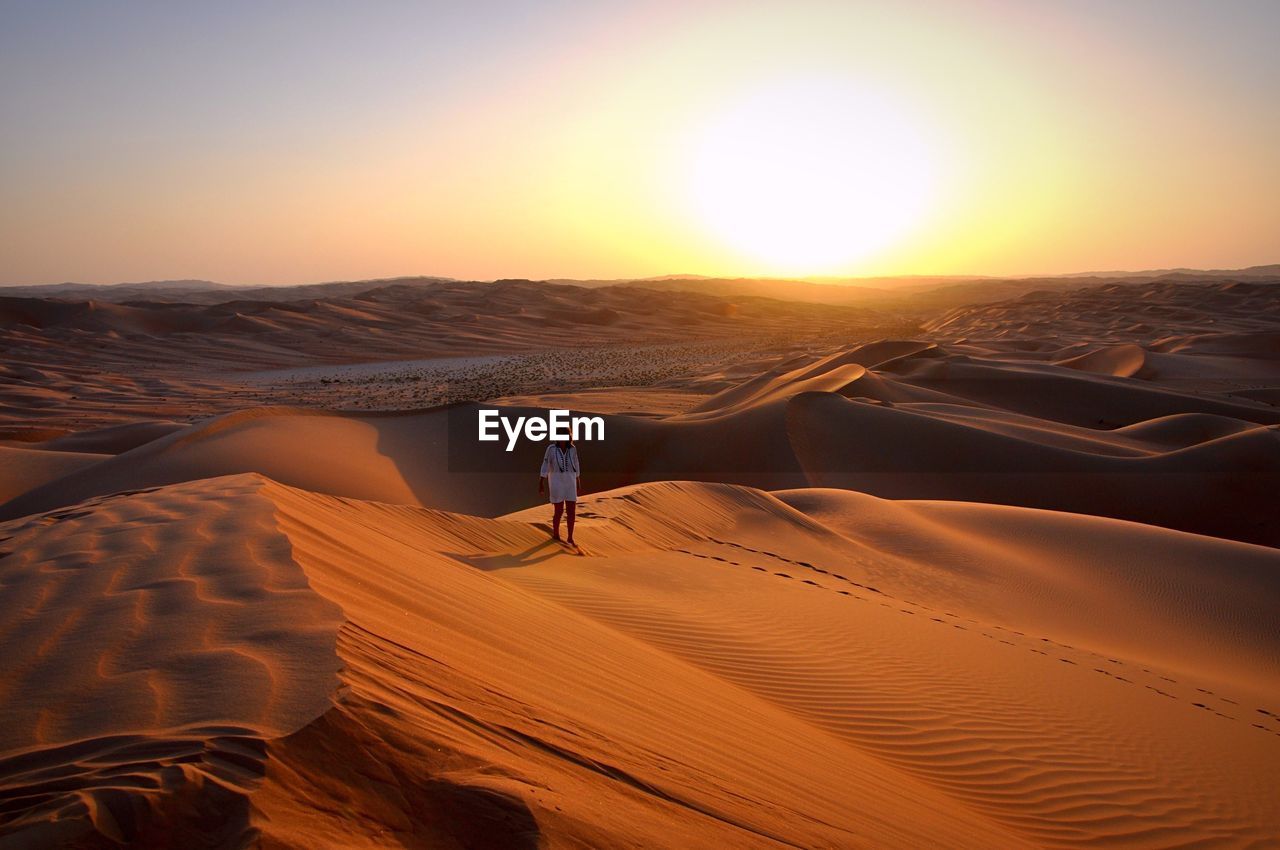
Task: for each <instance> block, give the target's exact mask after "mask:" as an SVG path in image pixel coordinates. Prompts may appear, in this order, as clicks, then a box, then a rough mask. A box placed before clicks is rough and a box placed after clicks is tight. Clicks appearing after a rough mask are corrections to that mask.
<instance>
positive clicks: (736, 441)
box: [0, 273, 1280, 850]
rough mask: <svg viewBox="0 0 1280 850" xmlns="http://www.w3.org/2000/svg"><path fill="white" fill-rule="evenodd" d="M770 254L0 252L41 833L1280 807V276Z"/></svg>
mask: <svg viewBox="0 0 1280 850" xmlns="http://www.w3.org/2000/svg"><path fill="white" fill-rule="evenodd" d="M756 289H759V287H755V288H753V287H752V286H750V285H749V284H748V283H747V282H736V283H735V282H732V281H724V282H714V281H711V282H709V281H705V280H698V281H684V282H682V281H679V280H666V281H662V282H661V283H660V284H659V283H652V284H650V285H646V282H644V281H634V282H624V283H621V284H616V285H603V284H600V283H599V282H596V283H595V284H594V285H591V286H578V285H571V284H563V283H550V282H535V281H500V282H496V283H466V282H458V281H448V280H440V279H405V280H398V281H372V282H367V283H359V282H355V283H343V284H332V285H328V286H310V287H295V288H280V289H272V290H253V291H238V290H231V289H228V288H225V287H214V286H212V285H203V284H201V283H199V282H183V285H181V286H173V285H171V286H155V287H147V286H135V287H124V288H110V287H107V288H93V287H80V288H76V287H62V288H59V289H58V290H57V291H56V292H52V293H51V292H47V291H39V290H38V289H37V290H34V291H14V292H10V293H9V294H8V295H7V296H5V297H0V349H2V350H3V360H2V361H0V602H2V607H0V612H2V613H0V655H2V657H3V658H4V669H5V673H4V677H3V681H2V683H0V709H2V710H3V718H4V722H3V723H0V848H4V850H9V848H43V847H68V848H82V849H83V850H87V849H88V848H94V850H96V849H97V848H118V847H121V846H125V847H143V848H244V847H261V848H273V849H274V848H297V850H304V849H306V850H309V849H310V848H477V850H482V849H483V848H596V847H601V848H613V847H633V848H642V847H643V848H650V847H655V848H656V847H664V848H782V847H787V848H797V847H799V848H863V847H864V848H926V847H947V848H969V847H971V848H1012V847H1126V848H1155V847H1197V848H1209V847H1239V848H1262V847H1277V846H1280V793H1277V788H1280V550H1278V549H1277V546H1280V429H1278V426H1280V406H1278V405H1280V278H1276V277H1274V276H1271V277H1268V276H1266V275H1262V274H1241V275H1231V274H1229V273H1213V274H1207V273H1206V274H1204V275H1197V274H1194V273H1178V274H1169V275H1150V276H1147V277H1142V276H1131V277H1125V278H1117V279H1091V278H1076V279H1070V280H1065V279H1055V280H1053V281H1049V282H1045V281H1010V280H1001V281H988V282H981V281H978V282H972V283H968V284H959V283H956V282H945V281H942V282H935V283H933V284H931V285H929V286H917V287H914V288H911V289H910V290H903V291H902V292H899V293H893V292H890V293H887V294H886V292H885V291H881V290H876V291H875V292H870V291H869V292H867V293H862V294H860V293H858V292H857V291H854V290H852V289H850V290H848V291H840V292H837V290H838V289H841V288H832V289H831V290H830V292H831V293H832V295H831V296H830V297H827V296H826V294H825V293H824V291H823V290H821V288H819V289H818V290H814V288H813V286H812V285H807V286H804V287H801V286H799V285H797V287H796V290H795V293H794V294H795V297H794V298H790V299H789V298H788V297H787V295H788V292H789V290H788V288H787V287H786V286H785V285H783V284H777V285H775V286H773V287H771V289H770V290H769V291H776V294H777V297H773V298H770V297H765V296H763V295H761V294H759V292H757V291H756ZM481 407H485V408H496V409H498V410H500V411H503V412H504V413H506V414H509V415H512V416H516V415H529V414H531V413H534V412H537V411H539V410H542V411H545V410H546V409H547V408H551V407H560V408H569V409H572V410H574V411H576V412H582V413H589V414H598V415H599V416H601V417H602V419H603V421H604V424H605V439H604V440H603V441H599V442H589V443H581V444H580V445H579V449H580V453H581V457H582V464H583V474H582V481H581V489H582V491H583V493H584V495H583V496H582V497H581V499H580V501H579V503H578V505H579V508H578V525H577V530H576V535H575V536H576V537H577V540H578V543H579V544H580V548H579V549H578V550H576V551H574V550H570V549H568V548H565V547H563V546H561V545H558V544H556V543H554V542H552V541H551V540H550V539H549V520H550V509H549V507H548V506H547V505H546V504H545V503H544V502H542V501H541V499H542V498H544V497H540V496H539V495H538V493H537V492H536V479H537V471H538V461H539V459H540V458H541V455H542V449H543V446H541V445H537V444H522V445H520V446H519V447H517V449H516V450H515V451H513V452H511V453H510V454H509V455H505V456H504V459H503V464H505V465H500V466H498V467H494V466H493V463H494V460H493V454H492V452H490V451H488V448H486V447H482V446H481V445H480V444H479V443H478V442H474V441H467V440H462V439H459V438H458V436H457V431H456V429H454V428H451V422H456V421H457V420H458V418H460V417H461V418H464V419H465V418H466V417H468V416H473V415H474V413H475V411H476V410H478V409H480V408H481ZM485 452H488V453H487V454H485ZM482 455H483V456H482Z"/></svg>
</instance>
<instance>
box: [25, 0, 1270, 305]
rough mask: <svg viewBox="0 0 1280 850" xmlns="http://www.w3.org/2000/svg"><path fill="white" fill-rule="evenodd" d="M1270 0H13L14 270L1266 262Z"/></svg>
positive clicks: (1027, 269)
mask: <svg viewBox="0 0 1280 850" xmlns="http://www.w3.org/2000/svg"><path fill="white" fill-rule="evenodd" d="M1277 43H1280V3H1278V2H1274V0H1256V1H1255V2H1248V0H1231V1H1230V2H1208V0H1206V2H1177V0H1164V2H1136V1H1134V0H1128V1H1126V2H1115V0H1111V2H1081V1H1080V0H1075V1H1074V2H1055V3H1049V2H1042V3H1037V2H994V0H993V2H945V0H934V2H923V0H921V2H892V3H889V2H886V3H857V2H844V3H835V2H830V3H828V2H804V0H797V2H774V3H751V2H723V3H721V2H674V3H612V2H572V3H569V2H555V1H554V0H542V2H505V3H447V4H446V3H440V4H437V3H423V2H418V3H392V2H370V3H355V2H350V3H328V2H314V0H313V1H312V2H299V3H289V2H266V3H264V2H214V3H200V4H195V3H190V4H188V3H174V2H127V3H107V2H92V3H69V2H8V0H0V116H3V120H2V121H0V283H9V284H21V283H49V282H58V281H64V280H76V281H88V282H104V283H106V282H118V281H126V280H151V279H161V278H205V279H211V280H218V281H223V282H228V283H299V282H310V281H321V280H341V279H363V278H374V277H388V276H396V275H412V274H430V275H447V276H453V277H461V278H469V279H492V278H497V277H530V278H547V277H577V278H589V277H604V278H616V277H638V276H647V275H658V274H665V273H673V272H682V273H697V274H708V275H838V276H845V275H879V274H944V273H961V274H1033V273H1058V272H1077V271H1085V270H1099V269H1106V270H1110V269H1139V268H1164V267H1172V266H1193V267H1200V268H1234V267H1239V266H1246V265H1252V264H1261V263H1270V262H1277V261H1280V154H1278V153H1277V152H1278V151H1280V50H1277V49H1276V44H1277Z"/></svg>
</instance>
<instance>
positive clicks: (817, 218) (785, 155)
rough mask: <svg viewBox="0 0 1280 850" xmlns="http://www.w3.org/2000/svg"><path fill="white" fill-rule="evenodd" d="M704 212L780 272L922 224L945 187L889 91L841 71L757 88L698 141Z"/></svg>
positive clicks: (720, 230)
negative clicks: (846, 78)
mask: <svg viewBox="0 0 1280 850" xmlns="http://www.w3.org/2000/svg"><path fill="white" fill-rule="evenodd" d="M691 166H692V173H691V174H690V178H689V182H688V186H689V187H690V191H691V193H692V201H693V205H694V209H695V210H696V211H697V215H698V218H699V220H700V221H701V222H702V223H703V224H704V226H705V227H707V229H708V230H710V231H711V232H712V234H713V235H714V236H715V237H716V238H718V239H719V240H721V241H722V242H724V243H725V244H726V245H727V246H729V247H730V248H732V249H733V250H735V251H736V252H738V253H740V254H741V255H742V256H743V257H744V258H746V259H749V260H751V261H752V262H754V263H758V264H763V265H764V266H766V267H767V268H768V269H769V270H770V271H771V272H774V273H788V274H820V273H828V272H835V271H839V270H842V269H844V268H847V266H848V265H849V264H850V263H852V262H854V261H857V260H858V259H860V258H863V257H866V256H867V255H869V254H871V253H873V252H875V251H877V250H880V249H883V248H885V247H887V246H889V245H891V244H892V243H893V242H895V241H896V240H898V239H901V238H902V237H904V236H905V235H907V233H908V232H909V231H910V230H911V229H913V228H914V227H916V226H918V225H919V224H920V223H921V221H922V219H923V217H924V216H925V215H926V214H927V213H928V212H929V210H930V207H931V204H932V201H933V198H934V194H935V191H934V188H935V185H934V184H935V168H934V157H933V156H931V152H930V150H929V149H928V147H927V145H926V141H925V138H924V135H923V134H922V132H921V130H920V128H919V127H918V126H916V125H915V124H914V123H913V122H912V121H911V120H910V118H909V116H908V115H906V114H905V112H904V111H903V110H901V109H900V108H898V107H897V106H896V105H895V104H894V103H892V102H890V101H889V100H888V99H886V98H884V97H883V96H880V95H877V94H875V93H873V92H868V91H865V90H862V89H859V88H857V87H856V86H853V85H850V84H844V83H842V82H841V81H835V80H820V81H815V80H813V79H803V80H791V81H788V82H786V83H780V84H774V85H771V86H767V87H764V88H760V89H757V90H756V91H754V92H753V93H751V94H750V95H748V96H746V97H744V98H742V99H741V100H739V101H737V102H736V103H734V104H732V105H731V106H730V107H729V108H727V109H725V110H724V111H723V112H721V113H720V114H718V115H715V116H713V117H712V119H711V121H710V123H709V124H708V125H707V126H706V127H705V129H704V130H703V131H702V134H701V136H700V138H698V139H697V140H696V143H695V146H694V153H693V159H692V162H691Z"/></svg>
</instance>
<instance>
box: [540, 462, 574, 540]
mask: <svg viewBox="0 0 1280 850" xmlns="http://www.w3.org/2000/svg"><path fill="white" fill-rule="evenodd" d="M580 472H581V470H580V469H579V467H578V449H577V448H576V447H575V446H574V445H573V440H559V441H556V442H553V443H552V444H551V445H549V446H547V451H546V453H545V454H544V455H543V456H542V473H541V475H540V476H539V477H538V493H539V494H541V493H542V486H543V483H544V482H545V483H546V485H547V495H548V496H549V497H550V499H551V504H552V505H554V506H555V516H554V519H553V520H552V529H553V531H552V532H551V539H552V540H555V541H557V542H559V540H560V516H561V515H562V514H563V513H564V511H565V506H566V505H568V508H569V522H568V525H569V536H568V539H567V540H566V541H565V542H566V543H568V544H569V545H570V546H576V545H577V544H576V543H574V542H573V520H574V514H575V513H576V511H577V507H578V475H579V474H580Z"/></svg>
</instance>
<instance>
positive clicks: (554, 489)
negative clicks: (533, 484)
mask: <svg viewBox="0 0 1280 850" xmlns="http://www.w3.org/2000/svg"><path fill="white" fill-rule="evenodd" d="M578 473H579V469H578V450H577V449H576V448H574V447H573V446H569V448H568V449H567V450H564V451H562V450H561V449H560V448H559V447H558V446H556V444H555V443H552V444H551V445H549V446H547V451H546V454H544V455H543V456H542V477H543V478H545V479H547V494H548V495H549V496H550V499H551V503H552V504H555V503H556V502H576V501H578Z"/></svg>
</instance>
